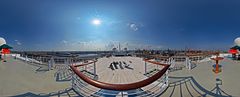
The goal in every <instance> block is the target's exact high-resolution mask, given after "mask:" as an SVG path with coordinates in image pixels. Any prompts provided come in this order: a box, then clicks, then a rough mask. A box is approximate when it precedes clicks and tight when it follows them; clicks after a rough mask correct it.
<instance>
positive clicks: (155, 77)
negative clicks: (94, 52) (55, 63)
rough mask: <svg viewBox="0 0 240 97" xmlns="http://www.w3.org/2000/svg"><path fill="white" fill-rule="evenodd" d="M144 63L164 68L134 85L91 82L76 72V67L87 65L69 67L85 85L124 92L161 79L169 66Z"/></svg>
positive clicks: (91, 80) (157, 63)
mask: <svg viewBox="0 0 240 97" xmlns="http://www.w3.org/2000/svg"><path fill="white" fill-rule="evenodd" d="M144 61H146V62H149V63H152V64H156V65H162V66H164V68H163V69H162V70H160V71H159V72H158V73H156V74H154V75H153V76H151V77H149V78H147V79H144V80H142V81H139V82H135V83H129V84H110V83H105V82H101V81H97V80H93V79H91V78H89V77H88V76H86V75H84V74H83V73H82V72H80V71H79V70H77V67H78V66H83V65H87V64H82V65H71V66H70V67H71V69H72V70H73V72H74V73H75V74H76V75H77V76H78V77H79V78H80V79H82V80H83V81H85V82H86V83H88V84H90V85H92V86H95V87H98V88H101V89H107V90H118V91H125V90H133V89H138V88H141V87H144V86H147V85H149V84H151V83H153V82H154V81H156V80H158V79H159V78H161V77H162V76H163V75H164V74H165V72H166V71H167V70H168V68H169V66H170V65H167V64H161V63H159V62H154V61H150V60H149V59H147V60H144Z"/></svg>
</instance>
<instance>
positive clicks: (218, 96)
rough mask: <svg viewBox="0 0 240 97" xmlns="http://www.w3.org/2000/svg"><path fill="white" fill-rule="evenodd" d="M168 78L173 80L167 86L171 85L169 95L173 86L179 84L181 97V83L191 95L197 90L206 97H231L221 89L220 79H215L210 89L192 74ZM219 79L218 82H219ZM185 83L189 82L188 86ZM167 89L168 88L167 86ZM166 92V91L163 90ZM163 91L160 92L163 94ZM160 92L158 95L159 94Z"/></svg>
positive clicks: (181, 96) (170, 96)
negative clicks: (191, 89)
mask: <svg viewBox="0 0 240 97" xmlns="http://www.w3.org/2000/svg"><path fill="white" fill-rule="evenodd" d="M169 79H170V80H173V82H170V84H169V87H173V90H172V92H171V93H170V95H169V97H172V95H173V94H174V92H175V87H177V86H179V87H180V96H179V97H183V95H182V93H183V92H182V89H183V87H182V86H183V85H185V87H186V90H187V92H188V93H189V95H190V96H191V97H194V96H196V95H193V93H192V92H194V91H195V92H197V94H199V95H200V96H202V97H207V96H213V97H232V96H231V95H229V94H227V93H226V92H225V91H223V90H222V89H221V88H220V87H219V86H220V85H222V84H220V83H222V80H220V79H216V86H215V87H214V88H213V89H212V90H208V89H206V88H204V87H203V86H201V85H200V84H199V83H198V82H197V81H196V80H195V79H194V78H193V77H192V76H189V77H172V76H170V77H169ZM219 81H220V83H219ZM187 83H189V84H190V86H188V85H187ZM190 87H192V88H193V90H194V91H190V89H189V88H190ZM168 89H169V88H168ZM164 92H166V91H164ZM164 92H163V93H162V94H164ZM162 94H160V95H159V96H161V95H162Z"/></svg>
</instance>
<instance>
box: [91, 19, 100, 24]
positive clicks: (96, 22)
mask: <svg viewBox="0 0 240 97" xmlns="http://www.w3.org/2000/svg"><path fill="white" fill-rule="evenodd" d="M101 23H102V22H101V20H99V19H93V20H92V24H94V25H100V24H101Z"/></svg>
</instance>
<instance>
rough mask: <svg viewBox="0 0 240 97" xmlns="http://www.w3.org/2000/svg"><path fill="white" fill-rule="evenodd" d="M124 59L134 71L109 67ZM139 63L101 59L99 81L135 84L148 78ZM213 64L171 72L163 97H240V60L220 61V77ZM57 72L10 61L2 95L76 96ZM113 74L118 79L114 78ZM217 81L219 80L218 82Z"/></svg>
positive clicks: (2, 71) (3, 70) (4, 65)
mask: <svg viewBox="0 0 240 97" xmlns="http://www.w3.org/2000/svg"><path fill="white" fill-rule="evenodd" d="M122 60H125V61H126V62H129V60H131V61H132V66H130V67H133V69H134V71H132V70H130V69H124V70H121V69H116V70H111V69H110V68H108V67H109V63H111V62H112V61H122ZM138 60H141V59H140V58H139V59H135V58H133V59H130V58H128V57H125V58H115V59H111V58H110V59H109V58H100V59H98V62H97V63H96V64H97V67H96V68H97V74H99V80H100V81H103V82H109V83H131V82H137V81H139V80H142V79H144V78H145V76H143V71H144V62H143V61H138ZM139 62H140V63H139ZM99 64H101V65H99ZM137 64H141V66H137ZM213 64H215V63H214V61H208V62H201V63H200V62H198V63H197V66H196V67H195V68H193V69H192V70H188V69H186V68H183V69H182V70H177V71H173V72H170V73H169V82H170V83H169V87H168V88H167V89H166V91H164V92H163V93H162V94H161V97H197V96H207V97H209V96H210V97H214V96H220V95H222V96H230V95H231V96H240V92H239V91H240V84H239V82H240V74H239V71H240V61H233V60H230V59H228V58H225V59H224V60H222V61H220V65H222V72H220V73H219V74H215V73H214V72H213V71H212V69H213V67H212V65H213ZM56 72H57V70H56V69H54V70H50V71H47V66H46V65H36V64H30V63H25V62H22V61H19V60H16V59H13V58H8V59H7V62H1V63H0V77H1V78H0V95H1V96H40V95H44V96H76V93H75V92H74V91H73V90H71V81H58V80H56V77H55V75H56V74H55V73H56ZM113 74H114V75H115V77H114V76H112V75H113ZM116 75H117V76H118V77H116ZM217 78H218V79H219V80H218V81H216V79H217ZM219 90H222V91H219ZM217 92H220V94H218V93H217Z"/></svg>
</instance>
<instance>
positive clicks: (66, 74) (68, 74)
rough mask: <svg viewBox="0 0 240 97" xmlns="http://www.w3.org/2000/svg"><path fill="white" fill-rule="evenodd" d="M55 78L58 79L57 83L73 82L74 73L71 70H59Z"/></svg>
mask: <svg viewBox="0 0 240 97" xmlns="http://www.w3.org/2000/svg"><path fill="white" fill-rule="evenodd" d="M54 77H55V78H56V81H57V82H65V81H71V79H72V71H71V70H69V69H65V70H58V71H57V72H56V73H55V74H54Z"/></svg>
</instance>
